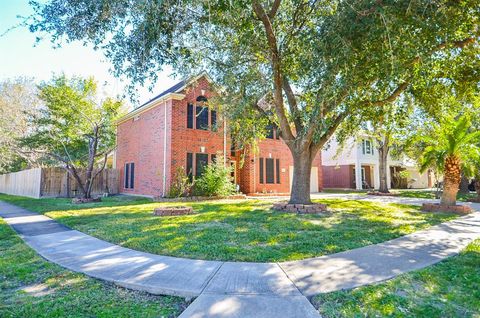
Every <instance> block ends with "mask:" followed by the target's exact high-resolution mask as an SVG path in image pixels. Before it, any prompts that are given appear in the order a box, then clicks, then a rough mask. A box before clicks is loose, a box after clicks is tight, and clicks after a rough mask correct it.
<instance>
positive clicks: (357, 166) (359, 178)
mask: <svg viewBox="0 0 480 318" xmlns="http://www.w3.org/2000/svg"><path fill="white" fill-rule="evenodd" d="M361 151H362V147H361V145H358V143H357V155H356V158H355V185H356V188H357V190H362V164H361V163H360V156H361V153H360V152H361Z"/></svg>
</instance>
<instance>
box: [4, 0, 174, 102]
mask: <svg viewBox="0 0 480 318" xmlns="http://www.w3.org/2000/svg"><path fill="white" fill-rule="evenodd" d="M31 13H32V9H31V8H30V6H29V5H28V0H0V34H3V33H4V32H5V31H6V30H8V29H9V28H11V27H12V26H15V25H17V24H18V23H19V22H20V19H19V18H17V16H18V15H21V16H28V15H29V14H31ZM110 68H111V64H110V63H109V62H108V61H107V60H106V58H105V57H104V56H103V53H102V52H101V51H95V50H93V48H92V47H88V46H87V47H85V46H83V45H82V44H81V43H79V42H78V43H66V44H64V45H62V47H61V48H58V49H54V48H52V44H51V43H50V41H49V40H48V39H45V40H43V41H42V42H40V43H39V44H37V45H36V46H35V35H34V34H32V33H30V32H29V31H28V29H27V28H16V29H14V30H12V31H10V32H8V33H7V34H5V35H3V36H1V37H0V80H3V79H5V78H14V77H18V76H28V77H34V78H35V79H36V80H37V81H43V80H48V79H50V78H51V76H52V74H59V73H62V72H64V73H65V74H66V75H67V76H72V75H80V76H84V77H86V76H94V77H95V78H96V79H97V80H98V81H99V83H100V84H104V83H106V85H105V87H104V89H103V92H104V93H105V94H108V95H117V94H118V95H122V94H123V93H124V91H125V90H124V88H125V85H126V84H127V83H128V82H127V80H125V79H117V78H115V77H113V76H112V75H111V74H110V73H109V69H110ZM169 73H170V72H167V71H165V72H162V73H161V74H160V75H159V81H158V82H157V83H156V85H155V88H154V90H153V92H150V91H149V90H148V89H147V88H142V87H138V92H139V99H140V102H142V101H146V100H149V99H150V98H151V97H152V96H154V95H156V94H158V93H160V92H161V91H163V89H166V88H168V87H169V86H171V85H172V84H174V83H175V82H176V80H175V79H173V78H169V77H168V74H169ZM126 102H128V101H126Z"/></svg>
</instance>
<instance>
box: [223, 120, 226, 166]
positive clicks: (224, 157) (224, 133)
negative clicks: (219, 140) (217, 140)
mask: <svg viewBox="0 0 480 318" xmlns="http://www.w3.org/2000/svg"><path fill="white" fill-rule="evenodd" d="M223 165H224V166H227V122H226V120H225V117H223Z"/></svg>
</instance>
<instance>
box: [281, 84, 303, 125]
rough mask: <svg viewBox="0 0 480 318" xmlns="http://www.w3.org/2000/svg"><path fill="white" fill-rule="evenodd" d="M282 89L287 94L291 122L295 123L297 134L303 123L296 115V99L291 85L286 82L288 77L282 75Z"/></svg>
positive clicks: (297, 110)
mask: <svg viewBox="0 0 480 318" xmlns="http://www.w3.org/2000/svg"><path fill="white" fill-rule="evenodd" d="M283 89H284V91H285V94H286V95H287V101H288V105H289V106H290V111H291V112H292V117H293V122H294V123H295V129H296V131H297V134H298V133H299V132H300V131H302V130H303V124H302V121H301V120H300V117H299V116H298V115H299V109H298V104H297V99H296V98H295V94H294V93H293V90H292V87H291V86H290V83H289V82H288V79H287V78H286V77H283Z"/></svg>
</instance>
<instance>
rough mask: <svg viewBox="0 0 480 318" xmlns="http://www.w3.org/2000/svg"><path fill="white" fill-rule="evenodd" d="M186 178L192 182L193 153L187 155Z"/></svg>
mask: <svg viewBox="0 0 480 318" xmlns="http://www.w3.org/2000/svg"><path fill="white" fill-rule="evenodd" d="M186 173H187V176H188V180H190V182H192V179H193V153H191V152H189V153H187V171H186Z"/></svg>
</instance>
